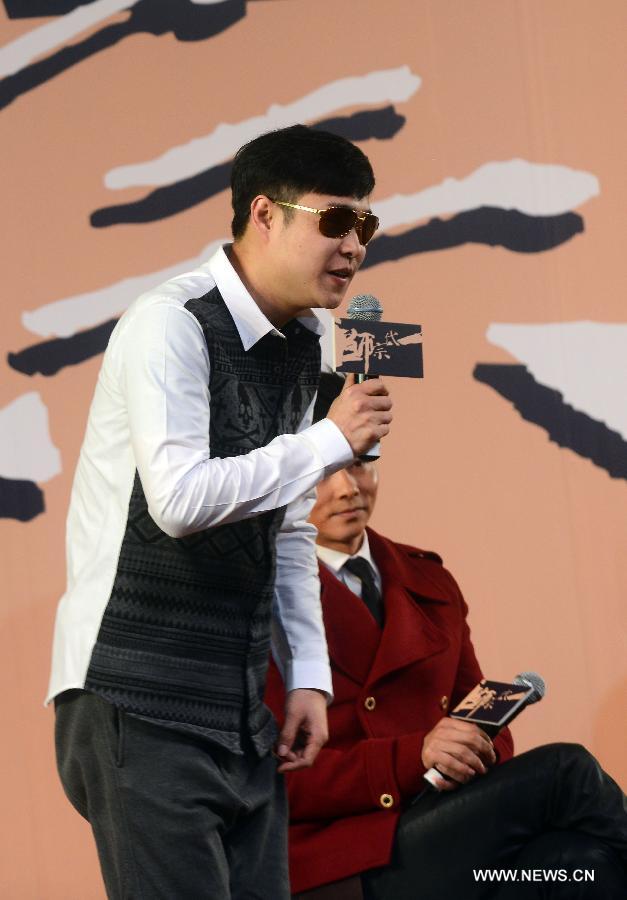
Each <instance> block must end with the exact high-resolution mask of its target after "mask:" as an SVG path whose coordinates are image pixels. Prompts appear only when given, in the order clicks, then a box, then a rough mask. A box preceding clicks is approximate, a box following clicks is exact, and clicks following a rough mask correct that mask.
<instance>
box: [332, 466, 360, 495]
mask: <svg viewBox="0 0 627 900" xmlns="http://www.w3.org/2000/svg"><path fill="white" fill-rule="evenodd" d="M334 478H335V479H336V482H335V484H336V491H337V494H338V496H339V497H354V496H355V495H356V494H358V493H359V488H358V487H357V482H356V481H355V479H354V478H353V476H352V475H351V474H350V472H349V471H348V470H347V469H341V471H339V472H336V473H335V476H334Z"/></svg>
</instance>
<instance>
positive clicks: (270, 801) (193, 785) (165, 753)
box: [55, 691, 289, 900]
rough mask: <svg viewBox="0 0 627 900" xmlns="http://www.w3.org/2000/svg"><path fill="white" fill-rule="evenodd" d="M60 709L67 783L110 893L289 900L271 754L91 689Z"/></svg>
mask: <svg viewBox="0 0 627 900" xmlns="http://www.w3.org/2000/svg"><path fill="white" fill-rule="evenodd" d="M55 706H56V749H57V763H58V768H59V773H60V776H61V781H62V783H63V787H64V789H65V792H66V794H67V796H68V798H69V799H70V801H71V803H72V804H73V805H74V807H75V808H76V809H77V810H78V812H79V813H80V814H81V815H82V816H84V817H85V818H86V819H87V820H88V821H89V823H90V824H91V827H92V830H93V833H94V837H95V839H96V845H97V848H98V855H99V858H100V865H101V869H102V874H103V878H104V881H105V886H106V889H107V895H108V897H110V898H111V900H131V898H132V900H288V898H289V886H288V872H287V834H286V832H287V803H286V797H285V787H284V780H283V777H282V776H281V775H278V774H277V771H276V769H277V763H276V761H275V760H274V758H273V757H272V756H270V755H269V756H266V757H265V758H263V759H259V758H258V757H257V756H256V755H255V754H254V753H253V752H252V751H251V752H250V753H249V754H246V755H244V756H237V755H235V754H232V753H229V752H228V751H227V750H223V749H222V748H220V747H218V746H216V745H215V744H211V743H209V742H208V741H206V740H204V739H202V738H201V737H197V736H195V735H192V734H186V733H183V732H180V731H175V730H172V729H169V728H163V727H160V726H159V725H156V724H153V723H151V722H146V721H144V720H142V719H138V718H136V717H134V716H129V715H126V714H125V713H124V712H122V711H121V710H119V709H117V708H116V707H114V706H112V705H111V704H110V703H107V702H106V701H105V700H103V699H101V698H100V697H97V696H96V695H95V694H90V693H86V692H85V691H67V692H66V693H64V694H62V695H61V696H60V697H59V698H58V699H57V701H56V703H55Z"/></svg>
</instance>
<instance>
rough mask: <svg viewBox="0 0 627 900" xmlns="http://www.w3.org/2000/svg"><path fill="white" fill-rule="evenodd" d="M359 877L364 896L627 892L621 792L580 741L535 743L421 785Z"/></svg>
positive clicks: (425, 898)
mask: <svg viewBox="0 0 627 900" xmlns="http://www.w3.org/2000/svg"><path fill="white" fill-rule="evenodd" d="M480 870H483V871H484V872H486V871H487V870H492V871H494V870H510V871H514V875H509V876H508V878H516V880H515V881H514V880H508V881H507V882H504V881H501V882H499V881H496V880H492V881H490V876H489V875H483V876H482V875H480V874H478V873H479V872H480ZM588 872H592V873H593V874H592V876H590V875H589V874H586V873H588ZM534 873H535V874H534ZM547 873H548V875H547ZM552 873H553V874H552ZM560 873H561V874H560ZM492 878H494V875H493V876H492ZM554 878H555V879H559V880H555V881H553V880H551V879H554ZM591 878H593V879H594V880H591ZM482 879H485V880H482ZM523 879H524V880H523ZM527 879H529V880H527ZM561 879H564V880H561ZM362 885H363V893H364V898H366V900H497V898H498V900H514V898H519V897H520V898H556V900H558V898H559V900H579V898H581V900H597V898H598V900H625V898H627V805H626V798H625V795H624V794H623V792H622V791H621V789H620V788H619V787H618V785H617V784H616V782H614V781H613V780H612V779H611V778H610V777H609V775H607V774H606V773H605V772H604V771H603V770H602V769H601V767H600V766H599V764H598V763H597V761H596V760H595V759H594V757H593V756H592V755H591V754H590V753H589V752H588V751H587V750H586V749H585V748H584V747H581V746H579V745H577V744H548V745H546V746H543V747H538V748H536V749H535V750H530V751H529V752H528V753H523V754H521V755H520V756H517V757H515V758H514V759H512V760H510V761H509V762H506V763H504V764H503V765H502V766H498V767H497V768H496V769H494V770H493V771H491V772H489V773H488V774H487V775H485V776H480V777H478V778H476V779H475V780H474V781H472V782H470V783H469V784H467V785H464V786H463V787H461V788H459V789H458V790H455V791H451V792H448V793H442V794H438V793H435V792H432V791H429V792H428V793H425V794H423V795H421V796H420V797H419V798H418V800H417V801H416V802H415V803H414V805H413V806H412V807H411V808H410V809H409V810H408V811H407V812H405V813H404V814H403V816H402V817H401V819H400V823H399V828H398V832H397V837H396V842H395V850H394V856H393V859H392V863H391V865H389V866H387V867H385V868H382V869H376V870H372V871H371V872H366V873H363V874H362Z"/></svg>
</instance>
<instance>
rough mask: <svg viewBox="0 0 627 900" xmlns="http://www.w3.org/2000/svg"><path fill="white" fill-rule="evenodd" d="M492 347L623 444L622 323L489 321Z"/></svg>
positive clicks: (626, 355) (626, 433) (626, 406)
mask: <svg viewBox="0 0 627 900" xmlns="http://www.w3.org/2000/svg"><path fill="white" fill-rule="evenodd" d="M486 337H487V339H488V340H489V341H490V343H491V344H494V345H495V346H497V347H502V348H503V349H504V350H507V352H508V353H511V355H512V356H513V357H515V358H516V359H517V360H519V361H520V362H522V363H524V365H525V366H526V367H527V369H528V370H529V372H530V373H531V374H532V375H533V377H534V378H535V380H536V381H537V382H539V383H540V384H543V385H545V387H549V388H553V389H554V390H556V391H559V392H560V394H562V396H563V398H564V400H565V401H566V403H568V404H570V406H572V407H573V408H574V409H576V410H578V411H579V412H583V413H586V415H588V416H590V417H591V418H593V419H596V421H598V422H604V423H605V424H606V425H607V426H608V428H611V429H612V430H613V431H618V432H619V433H620V434H621V435H622V436H623V437H624V438H625V440H627V403H626V402H625V397H626V396H627V323H616V324H614V323H611V322H555V323H544V324H537V325H536V324H533V325H526V324H524V325H523V324H520V325H519V324H510V323H496V322H495V323H493V324H492V325H490V327H489V328H488V330H487V332H486Z"/></svg>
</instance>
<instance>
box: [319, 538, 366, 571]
mask: <svg viewBox="0 0 627 900" xmlns="http://www.w3.org/2000/svg"><path fill="white" fill-rule="evenodd" d="M316 553H317V554H318V559H319V560H321V562H323V563H324V564H325V565H326V566H328V567H329V569H331V571H332V572H334V573H335V574H336V575H338V574H339V572H340V570H341V569H342V566H343V565H344V563H345V562H346V560H347V559H356V558H357V557H359V556H361V557H362V558H363V559H365V560H367V562H369V563H370V565H371V566H372V568H373V570H374V571H375V572H376V571H377V567H376V565H375V562H374V560H373V558H372V554H371V552H370V544H369V543H368V535H367V534H366V532H365V531H364V539H363V541H362V543H361V547H360V548H359V550H358V551H357V553H355V554H353V556H350V554H348V553H342V552H341V551H340V550H332V549H331V548H330V547H322V546H321V545H320V544H316Z"/></svg>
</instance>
